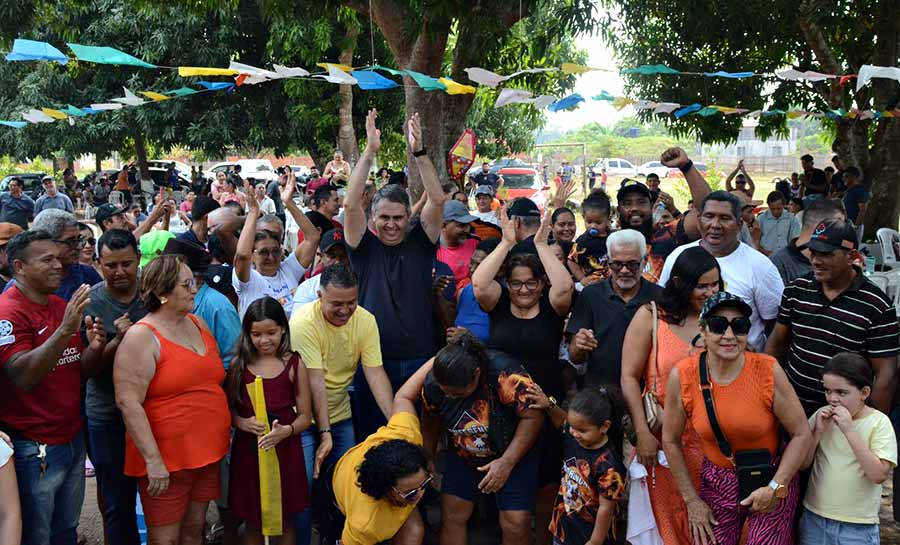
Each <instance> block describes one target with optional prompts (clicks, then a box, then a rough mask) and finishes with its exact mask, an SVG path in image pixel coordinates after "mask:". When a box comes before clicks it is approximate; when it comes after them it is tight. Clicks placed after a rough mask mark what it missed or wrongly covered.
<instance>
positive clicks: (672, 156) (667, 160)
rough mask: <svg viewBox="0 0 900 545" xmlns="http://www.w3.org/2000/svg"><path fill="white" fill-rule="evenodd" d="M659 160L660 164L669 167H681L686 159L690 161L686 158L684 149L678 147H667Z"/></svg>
mask: <svg viewBox="0 0 900 545" xmlns="http://www.w3.org/2000/svg"><path fill="white" fill-rule="evenodd" d="M659 160H660V162H661V163H662V164H664V165H666V166H667V167H671V168H679V167H682V166H684V165H686V164H687V162H688V161H690V159H688V156H687V153H685V152H684V150H683V149H681V148H679V147H674V148H669V149H667V150H666V151H664V152H663V153H662V155H661V156H660V158H659Z"/></svg>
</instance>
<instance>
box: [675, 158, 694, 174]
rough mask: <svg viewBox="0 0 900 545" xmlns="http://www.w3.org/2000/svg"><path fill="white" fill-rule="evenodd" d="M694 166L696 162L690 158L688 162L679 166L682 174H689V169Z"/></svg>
mask: <svg viewBox="0 0 900 545" xmlns="http://www.w3.org/2000/svg"><path fill="white" fill-rule="evenodd" d="M692 168H694V162H693V161H691V160H690V159H688V162H687V163H685V164H683V165H681V166H680V167H678V170H680V171H681V173H682V174H687V173H688V171H689V170H691V169H692Z"/></svg>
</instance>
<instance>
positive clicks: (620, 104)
mask: <svg viewBox="0 0 900 545" xmlns="http://www.w3.org/2000/svg"><path fill="white" fill-rule="evenodd" d="M631 104H634V99H631V98H627V97H616V98H615V100H613V101H612V106H613V108H615V109H617V110H621V109H622V108H624V107H625V106H629V105H631Z"/></svg>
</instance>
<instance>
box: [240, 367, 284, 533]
mask: <svg viewBox="0 0 900 545" xmlns="http://www.w3.org/2000/svg"><path fill="white" fill-rule="evenodd" d="M247 393H249V394H250V402H251V403H252V404H253V412H254V413H255V415H256V420H257V421H258V422H261V423H263V424H264V425H265V427H266V431H265V433H266V434H268V433H269V432H270V431H272V428H271V427H270V426H269V417H268V412H267V411H266V394H265V391H264V390H263V380H262V377H256V380H254V381H253V382H252V383H250V384H248V385H247ZM258 454H259V498H260V509H261V511H260V512H261V513H262V534H263V535H264V536H280V535H281V534H282V525H281V522H282V521H281V513H282V508H281V468H280V467H279V466H278V455H277V454H276V453H275V449H268V450H263V449H258Z"/></svg>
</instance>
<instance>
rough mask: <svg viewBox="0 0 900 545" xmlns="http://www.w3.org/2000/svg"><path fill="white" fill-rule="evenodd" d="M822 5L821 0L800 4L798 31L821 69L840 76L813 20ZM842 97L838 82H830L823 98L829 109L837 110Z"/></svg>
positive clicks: (834, 59)
mask: <svg viewBox="0 0 900 545" xmlns="http://www.w3.org/2000/svg"><path fill="white" fill-rule="evenodd" d="M824 3H825V2H823V1H822V0H805V1H804V2H802V3H801V4H800V9H799V13H800V16H799V22H800V30H801V32H802V33H803V38H804V40H805V41H806V44H807V45H808V46H809V48H810V49H812V52H813V54H814V55H815V57H816V60H817V61H819V65H821V66H822V69H823V70H825V71H826V72H830V73H832V74H841V73H842V72H843V70H844V69H843V67H842V66H841V63H840V62H838V60H837V58H835V56H834V53H833V52H832V51H831V47H830V46H829V45H828V41H827V40H826V39H825V34H824V33H823V32H822V29H821V28H820V27H819V25H818V23H816V22H815V20H814V17H815V13H816V12H817V11H818V10H820V9H825V6H824V5H823V4H824ZM820 94H821V92H820ZM842 95H843V90H842V89H841V86H840V85H839V82H838V81H834V80H832V81H831V82H830V83H829V86H828V94H827V96H824V97H823V98H825V100H826V101H827V102H828V105H829V106H830V107H831V108H839V107H840V105H841V97H842Z"/></svg>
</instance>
